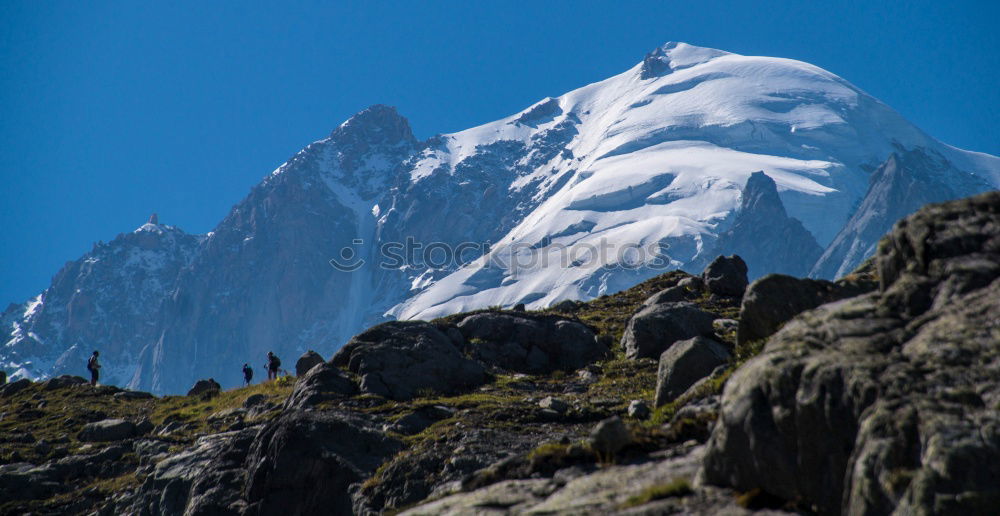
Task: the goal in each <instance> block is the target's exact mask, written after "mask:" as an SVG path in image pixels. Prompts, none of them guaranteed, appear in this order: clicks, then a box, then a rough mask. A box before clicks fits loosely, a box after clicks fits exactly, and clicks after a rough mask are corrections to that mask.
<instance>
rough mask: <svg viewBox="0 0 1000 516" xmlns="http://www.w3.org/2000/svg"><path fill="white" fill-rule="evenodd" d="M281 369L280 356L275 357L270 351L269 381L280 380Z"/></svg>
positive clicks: (268, 362)
mask: <svg viewBox="0 0 1000 516" xmlns="http://www.w3.org/2000/svg"><path fill="white" fill-rule="evenodd" d="M280 369H281V359H280V358H278V355H275V354H274V353H273V352H271V351H268V352H267V379H268V380H277V379H278V370H280Z"/></svg>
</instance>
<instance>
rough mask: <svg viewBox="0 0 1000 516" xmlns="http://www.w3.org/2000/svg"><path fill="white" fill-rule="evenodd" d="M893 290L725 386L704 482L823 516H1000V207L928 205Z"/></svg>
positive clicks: (807, 318)
mask: <svg viewBox="0 0 1000 516" xmlns="http://www.w3.org/2000/svg"><path fill="white" fill-rule="evenodd" d="M876 263H877V266H878V272H879V278H880V281H881V284H880V289H879V290H878V291H877V292H872V293H869V294H865V295H862V296H859V297H855V298H850V299H846V300H842V301H838V302H834V303H829V304H825V305H822V306H820V307H818V308H816V309H814V310H811V311H807V312H804V313H802V314H800V315H798V316H797V317H795V318H793V319H792V320H791V321H789V322H788V323H787V324H785V326H784V327H783V328H782V329H781V330H779V331H778V332H777V333H776V334H774V335H773V336H772V337H771V338H770V339H769V340H768V342H767V344H766V346H765V348H764V351H763V352H762V354H761V355H759V356H757V357H755V358H753V359H752V360H750V361H749V362H748V363H746V364H745V365H744V366H743V367H741V368H740V369H738V370H737V371H736V372H735V373H734V374H733V376H732V377H730V379H729V380H728V382H727V383H726V387H725V390H724V392H723V397H722V406H721V412H720V414H719V418H718V421H717V422H716V424H715V426H714V427H713V431H712V435H711V438H710V439H709V442H708V444H707V449H706V455H705V459H704V466H703V472H702V476H703V478H704V480H705V481H707V482H709V483H712V484H718V485H725V486H730V487H733V488H735V489H737V490H740V491H748V490H751V489H760V490H762V491H764V492H767V493H770V494H772V495H775V496H777V497H780V498H782V499H785V500H796V501H798V503H800V504H803V505H805V506H814V507H816V509H817V511H818V512H819V513H821V514H889V513H893V514H987V513H991V512H994V511H995V510H996V507H998V506H1000V483H997V481H996V479H997V478H1000V445H998V444H1000V412H998V411H997V410H996V407H997V406H998V403H1000V346H997V335H1000V304H998V303H997V300H998V299H1000V192H990V193H986V194H982V195H978V196H975V197H971V198H969V199H964V200H960V201H954V202H950V203H945V204H938V205H929V206H927V207H925V208H922V209H921V210H920V211H918V212H917V213H916V214H914V215H912V216H910V217H908V218H906V219H904V220H902V221H900V222H898V223H897V224H896V225H895V226H894V227H893V230H892V231H891V232H890V233H889V234H888V235H887V236H886V237H885V238H884V239H883V240H882V241H881V242H880V244H879V248H878V251H877V253H876Z"/></svg>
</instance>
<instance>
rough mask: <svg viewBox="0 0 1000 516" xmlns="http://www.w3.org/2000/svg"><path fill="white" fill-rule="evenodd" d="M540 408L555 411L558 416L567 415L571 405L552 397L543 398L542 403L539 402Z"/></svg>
mask: <svg viewBox="0 0 1000 516" xmlns="http://www.w3.org/2000/svg"><path fill="white" fill-rule="evenodd" d="M538 406H539V407H542V408H543V409H549V410H554V411H555V412H556V413H558V414H565V413H566V412H567V411H568V410H569V405H568V404H567V403H566V402H565V401H563V400H561V399H559V398H555V397H552V396H546V397H544V398H542V401H539V402H538Z"/></svg>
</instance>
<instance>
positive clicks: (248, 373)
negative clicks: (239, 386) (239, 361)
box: [243, 364, 253, 386]
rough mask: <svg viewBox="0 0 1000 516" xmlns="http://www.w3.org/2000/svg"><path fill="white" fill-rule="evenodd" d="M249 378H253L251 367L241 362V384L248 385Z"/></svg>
mask: <svg viewBox="0 0 1000 516" xmlns="http://www.w3.org/2000/svg"><path fill="white" fill-rule="evenodd" d="M250 380H253V368H252V367H250V364H243V385H244V386H246V385H250Z"/></svg>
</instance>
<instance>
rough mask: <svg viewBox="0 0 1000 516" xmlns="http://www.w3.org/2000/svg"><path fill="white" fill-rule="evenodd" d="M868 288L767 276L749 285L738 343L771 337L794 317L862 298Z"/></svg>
mask: <svg viewBox="0 0 1000 516" xmlns="http://www.w3.org/2000/svg"><path fill="white" fill-rule="evenodd" d="M870 290H871V288H868V287H867V286H866V285H858V284H855V283H834V282H832V281H825V280H812V279H803V278H793V277H791V276H785V275H783V274H768V275H767V276H764V277H763V278H760V279H758V280H757V281H754V282H753V283H751V284H750V287H748V288H747V291H746V294H745V295H744V296H743V304H742V306H741V307H740V324H739V327H738V329H737V342H738V343H739V344H745V343H747V342H751V341H754V340H758V339H763V338H767V337H770V336H771V335H772V334H774V332H776V331H778V328H780V327H781V325H782V324H784V323H785V322H787V321H788V320H789V319H791V318H792V317H795V316H796V315H798V314H800V313H802V312H804V311H806V310H811V309H813V308H816V307H817V306H819V305H822V304H825V303H830V302H833V301H837V300H840V299H846V298H848V297H854V296H858V295H861V294H863V293H865V292H867V291H870Z"/></svg>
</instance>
